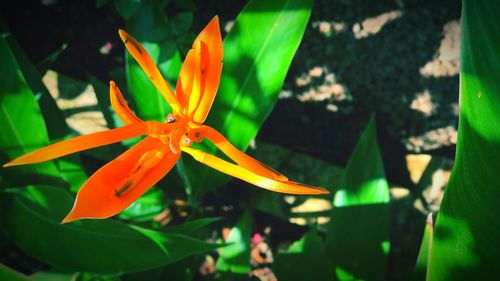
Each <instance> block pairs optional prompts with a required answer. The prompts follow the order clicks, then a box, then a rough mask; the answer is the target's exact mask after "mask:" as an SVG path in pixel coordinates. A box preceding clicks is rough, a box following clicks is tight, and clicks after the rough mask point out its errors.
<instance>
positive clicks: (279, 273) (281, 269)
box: [273, 229, 334, 281]
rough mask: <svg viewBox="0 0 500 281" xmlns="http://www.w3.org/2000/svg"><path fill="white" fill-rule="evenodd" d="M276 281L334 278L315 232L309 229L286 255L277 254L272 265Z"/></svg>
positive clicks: (319, 238)
mask: <svg viewBox="0 0 500 281" xmlns="http://www.w3.org/2000/svg"><path fill="white" fill-rule="evenodd" d="M273 271H274V272H275V273H276V277H277V278H278V280H287V281H295V280H297V281H301V280H309V279H310V278H311V276H314V280H318V281H330V280H332V276H334V272H333V267H332V266H331V265H330V262H329V260H328V257H327V256H326V253H325V245H324V242H323V240H322V239H321V237H320V236H319V235H318V233H317V232H316V230H314V229H311V230H310V231H308V232H307V233H306V234H305V235H304V236H303V237H302V238H301V239H300V240H299V241H296V242H294V243H293V244H292V245H291V246H290V248H289V249H288V251H287V252H286V253H278V255H277V256H276V261H275V262H274V264H273Z"/></svg>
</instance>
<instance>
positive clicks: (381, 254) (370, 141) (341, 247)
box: [327, 116, 390, 281]
mask: <svg viewBox="0 0 500 281" xmlns="http://www.w3.org/2000/svg"><path fill="white" fill-rule="evenodd" d="M338 189H339V190H338V191H337V193H336V194H335V198H334V200H333V204H334V208H333V209H332V211H331V215H330V223H329V226H328V234H327V251H328V255H329V257H330V258H331V259H332V260H333V262H334V265H335V273H336V276H337V278H338V279H339V280H341V281H342V280H353V279H356V278H357V279H363V280H385V275H386V272H387V262H388V261H387V256H388V252H389V246H390V244H389V204H388V202H389V186H388V183H387V180H386V178H385V173H384V165H383V162H382V157H381V154H380V150H379V146H378V143H377V134H376V126H375V118H374V117H373V116H372V117H371V118H370V121H369V122H368V125H367V127H366V129H365V130H364V132H363V133H362V135H361V138H360V139H359V141H358V143H357V144H356V146H355V148H354V150H353V152H352V154H351V156H350V157H349V161H348V163H347V167H346V169H345V171H344V174H343V176H342V178H341V179H340V182H339V186H338Z"/></svg>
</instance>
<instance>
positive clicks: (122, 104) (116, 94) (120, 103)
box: [109, 81, 142, 124]
mask: <svg viewBox="0 0 500 281" xmlns="http://www.w3.org/2000/svg"><path fill="white" fill-rule="evenodd" d="M109 99H110V100H111V107H112V108H113V110H114V111H115V112H116V115H118V117H119V118H120V119H121V120H122V121H123V123H125V124H132V123H135V122H141V121H142V120H141V119H139V117H137V116H136V115H135V114H134V113H133V112H132V110H130V107H128V105H127V102H126V101H125V99H124V98H123V95H122V92H121V91H120V89H119V88H118V86H116V84H115V82H114V81H110V82H109Z"/></svg>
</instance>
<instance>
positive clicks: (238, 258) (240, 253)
mask: <svg viewBox="0 0 500 281" xmlns="http://www.w3.org/2000/svg"><path fill="white" fill-rule="evenodd" d="M251 227H252V221H251V217H250V213H249V212H248V211H246V212H245V213H244V214H243V215H242V216H241V218H240V219H239V221H238V223H237V224H236V225H235V226H234V227H233V228H232V229H231V232H230V233H229V236H228V237H227V239H226V241H225V242H226V243H227V244H229V245H228V246H225V247H224V248H221V249H220V250H219V254H220V255H219V259H218V260H217V265H216V267H217V270H218V271H223V272H232V273H237V274H243V273H248V272H250V244H251V243H250V236H251V235H252V233H251V231H252V229H251Z"/></svg>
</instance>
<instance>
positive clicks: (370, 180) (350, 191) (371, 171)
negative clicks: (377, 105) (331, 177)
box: [333, 115, 389, 207]
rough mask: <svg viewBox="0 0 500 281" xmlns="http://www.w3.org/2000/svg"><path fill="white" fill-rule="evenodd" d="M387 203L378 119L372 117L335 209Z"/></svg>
mask: <svg viewBox="0 0 500 281" xmlns="http://www.w3.org/2000/svg"><path fill="white" fill-rule="evenodd" d="M388 202H389V184H388V183H387V180H386V178H385V172H384V164H383V162H382V155H381V154H380V149H379V146H378V143H377V129H376V126H375V117H374V116H373V115H372V117H371V118H370V121H369V122H368V125H367V126H366V129H365V130H364V131H363V134H362V135H361V138H360V139H359V141H358V143H357V144H356V147H355V148H354V150H353V151H352V153H351V156H350V157H349V161H348V162H347V166H346V169H345V172H344V174H343V176H342V178H341V179H340V182H339V190H338V191H337V192H336V193H335V198H334V200H333V205H334V206H336V207H345V206H353V205H366V204H377V203H388Z"/></svg>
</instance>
